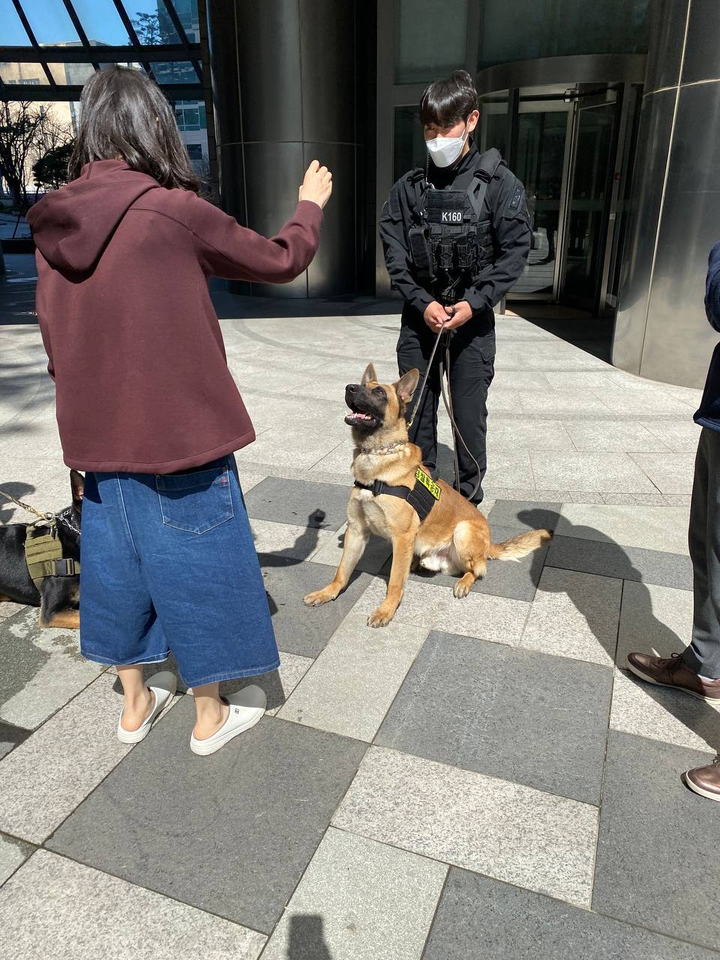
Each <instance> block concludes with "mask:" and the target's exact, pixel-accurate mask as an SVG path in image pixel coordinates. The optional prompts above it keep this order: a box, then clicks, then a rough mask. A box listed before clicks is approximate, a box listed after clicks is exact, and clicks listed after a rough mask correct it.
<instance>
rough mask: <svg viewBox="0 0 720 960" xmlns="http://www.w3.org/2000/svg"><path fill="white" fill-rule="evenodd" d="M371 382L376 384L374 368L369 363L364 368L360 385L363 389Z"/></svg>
mask: <svg viewBox="0 0 720 960" xmlns="http://www.w3.org/2000/svg"><path fill="white" fill-rule="evenodd" d="M371 380H375V381H376V382H377V374H376V373H375V367H374V366H373V365H372V364H371V363H369V364H368V365H367V366H366V367H365V373H364V374H363V375H362V380H361V381H360V383H361V384H362V386H363V387H364V386H365V384H366V383H370V381H371Z"/></svg>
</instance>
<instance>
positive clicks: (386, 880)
mask: <svg viewBox="0 0 720 960" xmlns="http://www.w3.org/2000/svg"><path fill="white" fill-rule="evenodd" d="M446 874H447V867H446V866H445V864H441V863H436V862H435V861H433V860H427V859H426V858H424V857H418V856H416V855H415V854H413V853H407V852H406V851H404V850H397V849H395V848H394V847H389V846H387V845H385V844H383V843H376V842H375V841H374V840H368V839H366V838H365V837H358V836H354V835H353V834H349V833H345V832H344V831H341V830H335V829H333V828H331V829H330V830H328V832H327V833H326V834H325V837H324V838H323V841H322V843H321V844H320V846H319V847H318V849H317V852H316V854H315V856H314V857H313V859H312V860H311V861H310V865H309V866H308V868H307V870H306V871H305V874H304V876H303V878H302V880H301V881H300V884H299V886H298V888H297V890H296V891H295V893H294V894H293V897H292V899H291V901H290V903H289V904H288V907H287V909H286V911H285V913H284V914H283V916H282V919H281V920H280V923H279V924H278V926H277V928H276V929H275V932H274V933H273V935H272V937H271V938H270V942H269V943H268V945H267V947H266V949H265V952H264V953H263V960H287V958H291V960H322V958H326V960H327V958H332V960H419V958H420V957H421V955H422V952H423V947H424V945H425V940H426V937H427V934H428V931H429V929H430V925H431V923H432V920H433V916H434V913H435V907H436V906H437V902H438V899H439V897H440V892H441V890H442V887H443V883H444V881H445V876H446Z"/></svg>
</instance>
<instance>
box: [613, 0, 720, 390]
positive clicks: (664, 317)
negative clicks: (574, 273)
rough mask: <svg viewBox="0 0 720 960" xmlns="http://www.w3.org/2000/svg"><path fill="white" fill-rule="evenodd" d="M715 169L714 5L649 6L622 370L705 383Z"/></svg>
mask: <svg viewBox="0 0 720 960" xmlns="http://www.w3.org/2000/svg"><path fill="white" fill-rule="evenodd" d="M719 167H720V17H718V6H717V0H655V4H654V9H653V21H652V27H651V35H650V49H649V53H648V70H647V76H646V81H645V91H644V97H643V108H642V115H641V120H640V134H639V137H638V153H637V157H636V160H635V173H634V179H633V189H632V196H633V198H634V207H635V210H634V213H633V220H632V224H631V226H630V228H629V231H628V238H627V242H626V246H625V252H624V259H625V266H624V270H623V276H622V280H621V285H620V294H619V307H618V315H617V322H616V328H615V338H614V344H613V363H615V364H616V365H617V366H619V367H622V368H624V369H625V370H629V371H631V372H633V373H639V374H641V375H642V376H645V377H651V378H653V379H656V380H664V381H666V382H669V383H677V384H682V385H686V386H695V387H698V386H702V384H703V382H704V379H705V374H706V371H707V366H708V362H709V360H710V355H711V353H712V348H713V345H714V343H715V342H716V337H715V335H714V333H713V331H712V329H711V328H710V326H709V324H708V322H707V320H706V318H705V311H704V307H703V297H704V278H705V271H706V267H707V255H708V252H709V250H710V248H711V247H712V245H713V244H714V243H715V242H716V241H718V240H720V184H719V183H718V177H717V171H718V168H719Z"/></svg>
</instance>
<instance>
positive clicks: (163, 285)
mask: <svg viewBox="0 0 720 960" xmlns="http://www.w3.org/2000/svg"><path fill="white" fill-rule="evenodd" d="M70 173H71V178H72V182H71V183H69V184H68V186H66V187H63V188H62V189H61V190H58V191H57V192H56V193H53V194H50V195H49V196H47V197H46V198H45V199H43V200H41V201H40V202H39V203H38V204H37V205H36V206H35V207H34V208H33V210H32V211H31V213H30V215H29V220H30V223H31V226H32V230H33V236H34V239H35V243H36V245H37V266H38V286H37V313H38V319H39V322H40V329H41V332H42V337H43V342H44V344H45V349H46V351H47V354H48V358H49V364H48V370H49V373H50V375H51V376H52V377H53V379H54V380H55V383H56V396H57V420H58V428H59V432H60V440H61V443H62V447H63V454H64V460H65V463H66V464H67V465H68V466H69V467H75V468H76V469H78V470H84V471H86V477H85V494H84V503H83V520H82V556H81V562H82V573H81V586H82V599H81V606H80V642H81V649H82V653H83V655H84V656H85V657H87V658H88V659H90V660H94V661H96V662H99V663H105V664H113V665H115V666H116V667H117V670H118V674H119V676H120V680H121V682H122V686H123V691H124V694H125V702H124V711H123V713H122V715H121V717H120V720H119V721H118V737H119V738H120V739H121V740H122V741H123V742H126V743H127V742H133V743H134V742H137V741H139V740H141V739H143V737H145V736H146V735H147V733H148V732H149V730H150V727H151V725H152V723H153V721H154V720H155V719H156V717H157V716H158V715H159V713H160V712H161V710H162V709H163V707H164V706H165V705H166V704H167V702H168V701H169V699H170V697H171V696H172V694H173V693H174V691H175V678H174V676H173V675H172V674H169V673H160V674H157V675H156V676H155V677H154V678H153V679H152V680H151V681H150V684H149V687H148V686H146V685H145V683H144V682H143V673H142V666H141V665H142V664H146V663H159V662H161V661H163V660H165V659H167V657H168V655H169V653H170V652H171V651H172V653H173V654H174V656H175V659H176V661H177V664H178V668H179V672H180V676H181V678H182V680H183V682H184V683H186V684H187V686H189V687H192V688H193V693H194V700H195V708H196V713H197V717H196V723H195V727H194V730H193V733H192V736H191V749H192V750H193V751H194V752H195V753H199V754H209V753H213V752H215V751H216V750H218V749H220V747H222V746H223V745H224V744H225V743H227V742H228V740H230V739H232V737H234V736H236V735H237V734H238V733H241V732H242V731H243V730H246V729H248V728H249V727H251V726H252V725H253V724H255V723H257V721H258V720H259V719H260V717H261V716H262V714H263V712H264V709H265V695H264V693H263V691H262V690H260V688H259V687H257V686H246V687H245V688H244V689H243V690H241V691H240V693H238V694H235V695H232V696H230V697H228V698H227V699H226V698H223V697H221V696H220V693H219V682H220V681H221V680H229V679H233V678H237V677H249V676H254V675H258V674H262V673H267V672H269V671H272V670H275V669H277V667H278V665H279V660H278V652H277V646H276V644H275V637H274V634H273V629H272V625H271V622H270V614H269V611H268V605H267V599H266V595H265V589H264V586H263V579H262V575H261V572H260V566H259V563H258V559H257V554H256V552H255V547H254V543H253V539H252V534H251V531H250V525H249V523H248V518H247V513H246V511H245V505H244V502H243V498H242V492H241V489H240V484H239V480H238V474H237V467H236V465H235V459H234V456H233V451H235V450H238V449H240V448H241V447H244V446H246V445H247V444H248V443H251V442H252V441H253V440H254V439H255V434H254V431H253V427H252V424H251V422H250V418H249V417H248V415H247V412H246V410H245V407H244V405H243V402H242V399H241V397H240V394H239V393H238V390H237V387H236V386H235V382H234V381H233V378H232V376H231V374H230V371H229V370H228V367H227V362H226V359H225V350H224V346H223V339H222V334H221V332H220V327H219V324H218V321H217V317H216V315H215V311H214V309H213V306H212V303H211V301H210V296H209V294H208V285H207V279H208V277H209V276H211V275H215V276H219V277H225V278H228V279H233V280H254V281H264V282H275V283H284V282H288V281H290V280H292V279H294V278H295V277H296V276H297V275H298V274H300V273H301V272H302V271H303V270H305V269H306V267H307V266H308V264H309V263H310V262H311V260H312V258H313V256H314V255H315V252H316V251H317V248H318V244H319V239H320V237H319V230H320V223H321V221H322V208H323V206H324V205H325V204H326V203H327V201H328V199H329V198H330V194H331V192H332V178H331V175H330V173H329V172H328V170H327V169H326V168H325V167H320V165H319V163H318V162H317V161H313V163H312V164H311V165H310V167H309V169H308V171H307V173H306V174H305V179H304V181H303V184H302V186H301V187H300V192H299V201H300V202H299V203H298V205H297V207H296V209H295V212H294V214H293V216H292V217H291V219H290V220H289V221H288V222H287V223H286V224H285V226H284V227H283V228H282V230H281V231H280V232H279V233H278V235H277V236H276V237H273V238H272V239H269V240H268V239H266V238H264V237H261V236H259V235H258V234H256V233H253V232H252V231H251V230H247V229H245V228H243V227H241V226H239V225H238V223H237V222H236V221H235V220H234V219H233V218H232V217H228V216H226V215H225V214H224V213H222V211H220V210H219V209H218V208H217V207H215V206H213V205H212V204H210V203H208V202H206V201H205V200H202V199H200V198H199V197H198V195H197V194H198V186H199V184H198V180H197V178H196V177H195V175H194V173H193V170H192V168H191V166H190V163H189V160H188V157H187V154H186V152H185V149H184V147H183V144H182V141H181V139H180V135H179V132H178V129H177V124H176V122H175V116H174V114H173V111H172V108H171V107H170V104H169V103H168V102H167V100H166V99H165V98H164V97H163V95H162V94H161V92H160V90H159V89H158V87H157V86H156V85H155V84H154V83H152V81H150V80H149V79H148V78H147V77H146V76H145V75H144V74H143V73H141V72H140V71H136V70H130V69H126V68H122V67H110V68H108V69H106V70H101V71H99V72H98V73H96V74H95V75H94V76H93V77H92V78H91V79H90V80H89V81H88V83H87V84H86V86H85V89H84V90H83V96H82V113H81V120H80V130H79V134H78V139H77V144H76V147H75V151H74V154H73V158H72V161H71V165H70Z"/></svg>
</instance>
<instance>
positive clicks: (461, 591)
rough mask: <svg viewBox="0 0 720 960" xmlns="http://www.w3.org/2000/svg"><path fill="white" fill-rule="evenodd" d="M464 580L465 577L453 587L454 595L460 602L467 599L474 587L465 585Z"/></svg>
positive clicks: (469, 584)
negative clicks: (464, 598)
mask: <svg viewBox="0 0 720 960" xmlns="http://www.w3.org/2000/svg"><path fill="white" fill-rule="evenodd" d="M464 579H465V578H464V577H463V579H462V580H458V582H457V583H456V584H455V586H454V587H453V595H454V596H455V597H457V599H458V600H462V598H463V597H466V596H467V595H468V594H469V593H470V587H471V586H472V583H463V580H464Z"/></svg>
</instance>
